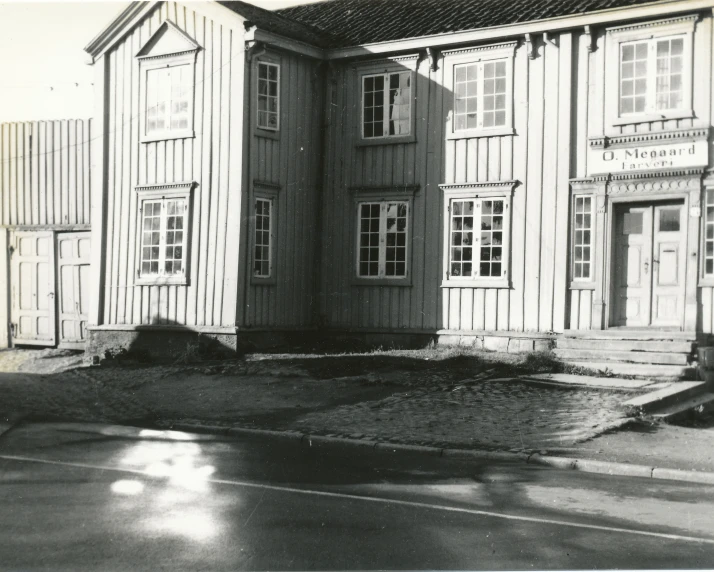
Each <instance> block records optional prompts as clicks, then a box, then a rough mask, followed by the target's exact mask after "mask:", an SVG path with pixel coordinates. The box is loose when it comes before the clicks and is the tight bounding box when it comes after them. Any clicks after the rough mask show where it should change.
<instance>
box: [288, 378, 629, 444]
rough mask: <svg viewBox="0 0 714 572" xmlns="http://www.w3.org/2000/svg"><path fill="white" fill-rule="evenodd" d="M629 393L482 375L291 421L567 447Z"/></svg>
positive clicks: (397, 437) (454, 440) (361, 433)
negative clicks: (451, 385)
mask: <svg viewBox="0 0 714 572" xmlns="http://www.w3.org/2000/svg"><path fill="white" fill-rule="evenodd" d="M630 395H631V394H629V393H621V392H607V391H599V390H590V389H582V388H577V389H574V388H559V387H554V386H550V387H543V386H538V385H536V384H533V383H530V382H525V381H520V380H517V379H516V380H494V381H483V382H481V383H478V384H474V385H461V386H457V387H455V388H453V389H449V388H445V389H440V390H438V391H430V392H419V391H416V392H411V393H399V394H396V395H394V396H391V397H388V398H386V399H382V400H380V401H374V402H365V403H358V404H355V405H347V406H342V407H337V408H334V409H330V410H328V411H320V412H315V413H308V414H307V415H304V416H302V417H300V418H298V419H296V420H295V421H294V422H293V423H292V424H291V426H286V427H285V428H286V429H287V428H294V429H299V430H301V431H305V432H321V433H325V432H327V433H332V434H339V435H348V436H352V437H360V438H370V439H379V438H384V437H385V436H389V437H390V438H391V440H394V441H400V442H411V443H424V444H426V443H429V444H434V443H436V444H438V445H440V446H465V447H482V448H490V449H500V450H503V449H507V450H512V449H518V450H522V449H540V448H549V447H554V446H555V447H558V446H567V445H571V444H573V443H576V442H578V441H582V440H584V439H588V438H591V437H592V436H594V435H596V434H598V433H602V432H603V431H605V430H606V429H607V428H609V427H611V426H612V424H613V423H614V422H616V421H618V420H620V419H623V418H624V416H623V414H622V413H621V412H619V411H618V410H617V405H618V403H619V402H621V401H624V400H626V399H627V398H628V397H629V396H630Z"/></svg>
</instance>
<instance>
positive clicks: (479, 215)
mask: <svg viewBox="0 0 714 572" xmlns="http://www.w3.org/2000/svg"><path fill="white" fill-rule="evenodd" d="M509 203H510V201H509V199H508V198H507V197H483V198H481V197H453V198H449V199H448V206H447V213H448V216H447V244H448V251H447V269H446V278H447V280H453V281H470V280H483V281H485V282H486V283H488V282H494V281H496V280H503V279H504V278H507V276H508V248H509V244H508V243H509V235H508V233H509V213H508V208H509Z"/></svg>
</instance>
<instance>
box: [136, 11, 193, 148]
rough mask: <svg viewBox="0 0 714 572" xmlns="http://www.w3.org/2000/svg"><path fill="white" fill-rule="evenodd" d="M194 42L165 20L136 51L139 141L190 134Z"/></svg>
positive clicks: (191, 123)
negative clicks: (137, 62)
mask: <svg viewBox="0 0 714 572" xmlns="http://www.w3.org/2000/svg"><path fill="white" fill-rule="evenodd" d="M198 50H199V46H198V44H197V43H196V42H195V41H194V40H193V39H191V38H190V37H189V36H188V35H187V34H186V33H185V32H184V31H183V30H181V29H180V28H178V27H177V26H176V25H175V24H174V23H173V22H170V21H168V20H167V21H165V22H164V23H163V24H161V26H159V28H158V29H157V30H156V32H155V33H154V34H153V35H152V36H151V37H150V38H149V40H148V41H147V42H146V43H145V44H144V47H143V48H141V50H139V53H138V54H137V56H136V57H137V59H138V60H139V69H140V81H139V90H140V94H141V95H140V97H141V100H140V101H141V105H140V118H141V119H140V130H141V131H140V136H141V141H143V142H150V141H161V140H165V139H180V138H185V137H193V135H194V133H193V114H194V109H193V99H194V90H195V79H194V76H195V67H196V54H197V53H198Z"/></svg>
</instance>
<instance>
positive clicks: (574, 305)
mask: <svg viewBox="0 0 714 572" xmlns="http://www.w3.org/2000/svg"><path fill="white" fill-rule="evenodd" d="M569 326H570V329H571V330H579V329H580V290H570V322H569Z"/></svg>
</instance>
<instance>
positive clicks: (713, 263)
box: [704, 189, 714, 277]
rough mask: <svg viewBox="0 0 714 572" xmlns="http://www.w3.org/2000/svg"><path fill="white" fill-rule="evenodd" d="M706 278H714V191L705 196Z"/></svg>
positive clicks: (708, 191) (708, 190)
mask: <svg viewBox="0 0 714 572" xmlns="http://www.w3.org/2000/svg"><path fill="white" fill-rule="evenodd" d="M704 209H705V211H706V212H705V218H704V276H707V277H711V276H714V189H707V191H706V194H705V205H704Z"/></svg>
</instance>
